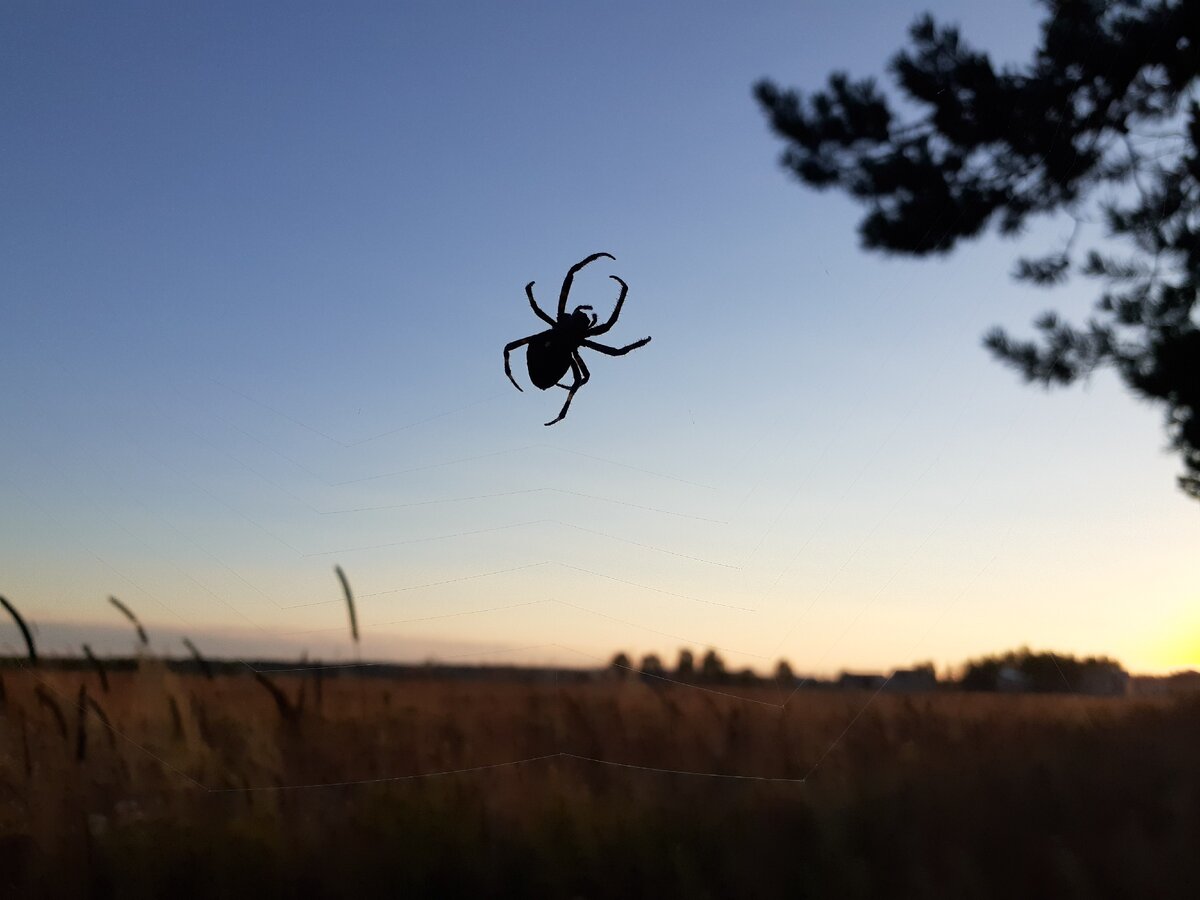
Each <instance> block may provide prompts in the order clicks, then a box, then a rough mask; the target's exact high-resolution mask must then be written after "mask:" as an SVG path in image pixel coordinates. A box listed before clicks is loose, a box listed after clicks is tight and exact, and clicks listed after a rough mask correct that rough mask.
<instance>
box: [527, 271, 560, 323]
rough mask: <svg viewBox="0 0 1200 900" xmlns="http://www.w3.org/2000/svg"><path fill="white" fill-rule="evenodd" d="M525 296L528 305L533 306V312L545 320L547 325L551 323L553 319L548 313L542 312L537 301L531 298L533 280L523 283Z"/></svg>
mask: <svg viewBox="0 0 1200 900" xmlns="http://www.w3.org/2000/svg"><path fill="white" fill-rule="evenodd" d="M525 296H526V297H528V298H529V305H530V306H532V307H533V312H534V314H535V315H536V316H537V317H538V318H539V319H541V320H542V321H543V322H545V323H546V324H547V325H553V324H554V320H553V319H552V318H550V314H549V313H546V312H543V311H542V308H541V307H540V306H538V305H537V301H536V300H534V299H533V282H532V281H531V282H529V284H527V285H525Z"/></svg>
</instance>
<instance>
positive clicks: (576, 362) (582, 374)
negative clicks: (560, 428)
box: [546, 353, 591, 425]
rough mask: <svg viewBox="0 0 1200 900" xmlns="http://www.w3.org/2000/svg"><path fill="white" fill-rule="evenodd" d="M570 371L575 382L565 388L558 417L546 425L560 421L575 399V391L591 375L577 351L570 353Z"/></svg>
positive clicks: (585, 382)
mask: <svg viewBox="0 0 1200 900" xmlns="http://www.w3.org/2000/svg"><path fill="white" fill-rule="evenodd" d="M571 373H572V374H573V375H574V376H575V383H574V384H572V385H571V386H570V387H569V388H568V389H567V402H566V403H564V404H563V408H562V409H561V410H560V411H559V413H558V418H556V419H551V420H550V421H549V422H547V423H546V424H547V425H553V424H554V423H555V422H561V421H562V420H563V417H564V416H566V414H567V409H569V408H570V406H571V401H572V400H573V399H575V392H576V391H577V390H579V389H580V388H581V387H583V386H584V385H585V384H587V382H588V378H590V377H591V373H590V372H589V371H588V368H587V366H586V365H585V364H584V362H583V358H582V357H581V356H580V355H579V354H578V353H572V354H571Z"/></svg>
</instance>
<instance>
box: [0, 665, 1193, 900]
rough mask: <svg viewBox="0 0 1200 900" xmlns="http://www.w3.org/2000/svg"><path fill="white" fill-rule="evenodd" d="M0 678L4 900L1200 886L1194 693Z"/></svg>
mask: <svg viewBox="0 0 1200 900" xmlns="http://www.w3.org/2000/svg"><path fill="white" fill-rule="evenodd" d="M2 674H3V686H4V700H3V708H2V712H0V895H3V896H5V897H18V896H94V897H134V898H141V897H146V898H150V897H238V896H259V897H306V898H311V897H322V896H345V897H350V896H354V897H363V896H375V895H380V894H383V893H385V892H386V894H387V895H388V896H394V895H399V894H405V895H408V896H472V897H474V896H483V897H489V896H490V897H523V896H549V897H586V898H592V897H637V896H651V895H653V896H657V897H682V896H687V897H690V898H702V897H1015V896H1021V897H1029V896H1034V897H1036V896H1045V897H1050V896H1054V897H1056V898H1062V897H1095V896H1112V897H1123V896H1128V897H1135V896H1136V897H1197V896H1200V858H1198V857H1200V854H1198V853H1197V849H1198V848H1200V764H1198V763H1197V759H1200V754H1198V753H1197V748H1200V702H1197V700H1196V699H1193V698H1182V699H1153V700H1151V699H1136V700H1135V699H1101V698H1084V697H1079V696H1047V695H1025V696H1015V695H985V694H965V693H956V692H946V693H931V694H913V695H898V694H886V693H885V694H880V695H878V696H875V697H872V695H871V694H869V693H859V692H835V691H801V692H800V693H798V694H797V695H796V696H795V697H794V698H793V700H792V701H791V702H790V703H789V704H788V705H787V707H786V709H784V710H781V709H780V708H779V706H778V705H777V704H778V700H779V692H778V691H777V690H776V689H774V688H773V687H765V688H764V687H759V688H739V689H735V690H737V692H738V694H739V696H732V695H729V694H722V693H717V692H711V691H707V690H703V689H701V688H699V687H695V686H687V685H674V684H663V683H659V684H658V685H650V684H644V683H641V682H639V681H620V680H611V679H608V680H606V679H597V680H595V681H591V682H578V681H574V682H568V681H567V680H565V679H564V680H563V681H561V682H559V683H555V682H554V681H544V682H542V683H528V682H519V681H515V680H514V681H463V680H448V679H441V680H438V679H433V678H429V679H389V678H377V677H370V678H366V677H351V676H348V675H346V674H345V673H342V674H341V675H337V676H334V675H328V674H327V676H326V677H324V678H323V679H322V680H321V681H320V682H318V681H317V679H316V678H314V677H313V675H312V674H311V673H307V674H304V673H301V674H296V673H292V674H288V673H280V674H276V675H274V676H273V677H272V683H273V684H274V685H277V686H278V688H279V690H280V691H281V692H282V700H278V701H277V699H276V698H274V697H273V696H272V694H271V693H270V692H269V689H268V688H266V687H264V686H263V685H262V684H260V683H257V682H256V680H255V678H254V677H253V676H252V675H251V674H250V673H249V672H246V673H245V674H241V675H229V674H221V675H217V676H216V677H215V678H213V679H206V678H204V677H203V676H201V675H191V674H180V673H176V672H172V671H168V670H167V669H166V668H165V667H164V666H162V665H161V664H160V663H155V662H149V661H144V662H143V663H141V666H140V668H139V669H138V670H137V671H132V672H113V673H110V674H109V676H108V677H109V681H110V690H109V691H107V692H105V691H103V690H102V688H101V686H100V684H99V680H98V678H97V677H96V675H95V674H92V673H88V674H84V673H81V672H68V671H59V670H54V669H47V670H41V671H36V672H33V671H30V670H27V669H20V668H10V669H6V670H3V673H2ZM82 684H86V687H87V697H86V698H85V699H84V702H83V707H84V709H85V710H86V713H85V714H84V715H82V716H81V715H80V712H79V700H80V698H81V694H80V686H81V685H82ZM92 701H95V702H94V703H93V702H92ZM102 715H103V717H105V718H107V719H108V722H109V723H110V725H111V728H110V727H108V726H106V724H105V723H104V721H102ZM81 729H82V731H83V740H82V741H81V739H80V731H81ZM522 760H524V761H523V762H522ZM509 763H512V764H511V765H506V764H509ZM612 763H621V764H623V765H613V764H612ZM449 770H467V771H454V772H450V773H449V774H440V775H429V776H428V777H419V778H400V777H399V776H408V775H420V774H423V773H439V772H442V773H445V772H448V771H449ZM661 770H671V771H661ZM681 772H687V773H712V774H715V775H739V776H756V778H755V779H748V778H723V777H706V776H701V775H698V774H681ZM372 779H376V780H374V781H372ZM759 779H790V780H775V781H772V780H759ZM801 779H802V780H801ZM348 782H350V783H348Z"/></svg>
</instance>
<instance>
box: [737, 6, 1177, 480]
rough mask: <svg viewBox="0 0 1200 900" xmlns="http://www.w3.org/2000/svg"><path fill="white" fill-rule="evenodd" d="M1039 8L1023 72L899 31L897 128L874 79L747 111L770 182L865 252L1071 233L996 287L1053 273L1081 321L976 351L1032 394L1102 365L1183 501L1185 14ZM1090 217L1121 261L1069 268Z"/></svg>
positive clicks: (765, 91) (945, 248) (921, 27)
mask: <svg viewBox="0 0 1200 900" xmlns="http://www.w3.org/2000/svg"><path fill="white" fill-rule="evenodd" d="M1042 4H1043V5H1044V6H1045V7H1046V9H1047V12H1048V16H1047V19H1046V21H1045V22H1044V23H1043V25H1042V28H1041V41H1040V44H1039V46H1038V47H1037V49H1036V51H1035V53H1034V57H1033V61H1032V62H1031V63H1030V64H1029V65H1028V66H1026V67H1024V68H1022V69H1013V68H1002V69H999V70H998V69H997V68H996V67H995V66H994V65H993V64H992V61H991V60H990V59H989V58H988V56H987V54H985V53H980V52H978V51H975V50H973V49H971V48H970V47H969V46H968V45H967V44H966V43H965V42H964V41H963V40H961V39H960V37H959V32H958V29H957V28H954V27H945V26H941V25H939V24H938V23H936V22H935V21H934V19H933V18H932V17H931V16H928V15H927V16H924V17H922V18H920V19H918V20H917V22H916V23H915V24H914V25H913V26H912V28H911V31H910V35H911V39H912V47H911V48H909V49H906V50H902V51H900V52H899V53H897V54H896V56H895V57H893V59H892V61H891V66H890V68H891V72H892V74H893V75H894V76H895V77H896V79H897V80H898V82H899V84H900V87H901V88H902V89H903V91H904V92H905V93H906V94H907V95H908V98H909V99H910V100H912V101H915V104H916V105H917V106H918V107H919V109H920V111H921V112H920V114H919V115H917V116H916V117H915V118H912V119H911V120H909V121H900V120H898V119H897V117H896V116H895V115H894V114H893V112H892V109H891V107H890V106H889V104H888V101H887V98H886V97H885V96H884V95H882V94H881V93H880V92H879V91H878V90H877V89H876V86H875V82H874V80H872V79H869V78H868V79H863V80H860V81H852V80H851V79H850V77H849V76H848V75H847V74H845V73H843V72H835V73H833V74H832V75H830V77H829V84H828V87H827V89H826V90H824V91H820V92H817V93H814V94H812V95H811V96H809V97H807V98H806V97H804V96H802V95H801V94H800V93H799V92H797V91H794V90H784V89H781V88H779V87H777V86H776V85H775V84H773V83H772V82H770V81H766V80H764V81H761V82H759V83H758V84H757V85H756V87H755V93H756V96H757V98H758V100H759V102H760V103H761V105H762V107H763V108H764V110H765V111H766V113H767V114H768V116H769V118H770V122H771V126H772V127H773V129H774V131H775V132H776V133H777V134H778V135H779V136H781V137H782V138H784V139H785V140H786V141H787V149H786V150H785V151H784V154H783V157H782V162H783V165H784V166H785V167H786V168H788V169H790V170H791V171H792V172H794V173H795V174H796V175H797V176H799V177H800V179H801V180H802V181H804V182H805V183H807V184H809V185H811V186H813V187H816V188H818V189H820V188H827V187H832V186H836V187H839V188H841V189H843V190H845V191H847V192H848V193H849V194H850V195H851V196H853V197H855V198H857V199H859V200H861V201H863V202H864V203H865V204H866V205H867V206H868V208H869V212H868V213H867V215H866V217H865V218H864V219H863V220H862V222H861V223H860V225H859V234H860V236H861V239H862V243H863V246H864V247H865V248H867V249H869V250H882V251H884V252H892V253H903V254H910V255H914V256H925V255H929V254H944V253H947V252H949V251H950V250H952V249H953V248H954V247H955V246H956V245H957V244H958V242H959V241H961V240H963V239H966V238H972V237H975V236H977V235H979V234H980V233H981V232H982V231H983V230H984V229H985V228H986V227H987V226H988V225H990V224H993V223H994V224H995V225H996V227H997V228H998V230H999V232H1000V233H1001V234H1003V235H1015V234H1017V233H1018V232H1019V231H1020V230H1021V228H1022V227H1023V226H1024V224H1025V223H1026V220H1027V219H1029V217H1031V216H1033V215H1037V214H1049V213H1056V212H1058V213H1064V212H1065V213H1067V214H1069V215H1070V216H1072V217H1073V218H1074V219H1075V226H1076V227H1075V229H1074V231H1073V233H1072V236H1071V239H1070V240H1069V241H1068V242H1067V244H1066V246H1065V247H1061V248H1056V249H1054V250H1053V252H1051V253H1049V254H1048V255H1046V256H1042V257H1038V258H1022V259H1019V260H1018V261H1017V265H1016V268H1015V271H1014V273H1013V274H1014V277H1016V278H1017V279H1019V280H1022V281H1026V282H1029V283H1032V284H1036V285H1046V286H1049V285H1056V284H1060V283H1062V282H1063V281H1064V280H1066V279H1067V278H1068V276H1069V275H1070V273H1071V271H1072V270H1074V271H1076V272H1078V273H1080V274H1082V275H1084V276H1087V277H1091V278H1097V279H1100V280H1101V281H1102V282H1103V283H1104V287H1103V290H1102V292H1101V294H1100V297H1099V300H1098V301H1097V302H1096V312H1095V314H1094V315H1093V316H1092V317H1091V318H1089V319H1088V320H1087V322H1086V323H1085V324H1083V325H1081V326H1075V325H1071V324H1068V323H1066V322H1064V321H1063V320H1062V319H1061V318H1060V317H1059V316H1058V315H1057V314H1055V313H1053V312H1047V313H1045V314H1044V315H1042V316H1041V317H1040V318H1038V319H1037V320H1036V321H1035V327H1036V329H1037V331H1038V332H1040V334H1039V336H1038V338H1037V339H1035V340H1016V339H1013V338H1011V337H1009V335H1008V334H1007V333H1006V332H1005V331H1004V330H1002V329H1000V328H994V329H993V330H992V331H990V332H989V333H988V334H987V335H986V337H985V338H984V344H985V346H986V347H987V348H988V349H989V350H990V351H991V352H992V353H993V354H994V355H995V356H996V357H997V358H998V359H1000V360H1001V361H1003V362H1004V363H1006V364H1008V365H1011V366H1013V367H1014V368H1016V369H1017V370H1018V371H1020V372H1021V373H1022V375H1023V376H1024V378H1025V380H1026V381H1035V382H1040V383H1041V384H1043V385H1045V386H1047V387H1049V386H1051V385H1062V384H1069V383H1071V382H1073V381H1075V380H1076V379H1078V378H1080V377H1084V376H1087V375H1089V374H1090V373H1091V372H1092V371H1094V370H1095V369H1097V368H1098V367H1101V366H1104V365H1110V366H1112V367H1114V368H1115V369H1116V371H1117V372H1118V373H1119V375H1120V377H1121V378H1122V380H1123V381H1124V382H1125V384H1126V385H1127V386H1128V387H1129V388H1130V389H1131V390H1132V391H1133V393H1134V394H1135V395H1138V396H1140V397H1144V398H1147V399H1149V400H1152V401H1155V402H1158V403H1162V404H1163V405H1164V406H1165V409H1166V426H1167V431H1168V434H1169V436H1170V440H1171V446H1172V448H1173V449H1174V450H1176V451H1178V452H1179V454H1180V455H1181V457H1182V459H1183V463H1184V467H1185V469H1184V474H1183V475H1181V476H1180V479H1179V482H1180V486H1181V487H1182V488H1183V489H1184V490H1185V491H1186V492H1187V493H1188V494H1190V495H1191V496H1192V497H1194V498H1196V499H1200V328H1198V327H1197V320H1196V316H1195V309H1196V296H1197V288H1198V286H1200V216H1197V213H1196V201H1197V198H1198V196H1200V104H1197V102H1196V100H1195V98H1194V97H1193V95H1192V91H1193V89H1194V87H1195V82H1196V79H1197V77H1198V75H1200V4H1197V3H1195V2H1192V0H1187V2H1182V0H1176V2H1167V0H1160V2H1145V0H1042ZM1122 193H1123V194H1124V197H1122V196H1121V194H1122ZM1093 203H1094V206H1093V205H1092V204H1093ZM1097 209H1098V211H1099V213H1100V215H1101V218H1102V220H1103V222H1104V225H1105V228H1106V231H1107V237H1109V238H1113V239H1117V240H1119V241H1123V242H1125V243H1126V244H1127V245H1129V249H1130V253H1129V254H1128V255H1125V256H1115V255H1110V254H1108V253H1100V252H1098V251H1097V250H1094V249H1093V250H1090V251H1088V252H1087V253H1084V254H1079V253H1077V252H1076V251H1075V246H1074V245H1075V239H1076V237H1077V236H1078V233H1079V229H1080V226H1081V224H1085V223H1086V220H1087V217H1088V215H1089V213H1090V212H1091V211H1093V210H1097Z"/></svg>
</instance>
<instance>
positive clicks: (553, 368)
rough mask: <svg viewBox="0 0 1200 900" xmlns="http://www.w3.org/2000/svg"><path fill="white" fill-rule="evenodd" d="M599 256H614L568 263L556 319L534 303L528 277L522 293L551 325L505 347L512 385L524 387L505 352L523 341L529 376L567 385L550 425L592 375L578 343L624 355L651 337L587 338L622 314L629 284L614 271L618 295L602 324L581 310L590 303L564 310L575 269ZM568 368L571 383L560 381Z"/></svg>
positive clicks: (544, 382)
mask: <svg viewBox="0 0 1200 900" xmlns="http://www.w3.org/2000/svg"><path fill="white" fill-rule="evenodd" d="M602 256H607V257H608V258H609V259H613V260H615V259H616V257H615V256H613V255H612V254H611V253H593V254H592V255H591V256H589V257H588V258H587V259H585V260H583V261H582V262H578V263H576V264H575V265H573V266H571V268H570V269H569V270H568V271H567V277H566V278H564V279H563V285H562V291H560V292H559V295H558V319H557V321H556V320H554V319H552V318H550V316H548V315H547V314H546V313H545V312H544V311H543V310H542V309H541V308H540V307H539V306H538V305H537V301H536V300H534V299H533V282H532V281H531V282H529V284H527V285H525V294H526V296H528V297H529V305H530V306H532V307H533V311H534V313H535V314H536V315H537V317H538V318H539V319H541V320H542V321H543V322H546V323H547V324H548V325H549V326H550V330H549V331H541V332H538V333H537V334H531V335H529V337H523V338H521V339H520V340H519V341H513V342H512V343H511V344H508V345H506V346H505V348H504V374H505V375H507V376H508V380H509V381H511V382H512V383H513V386H514V387H516V389H517V390H518V391H523V390H524V388H522V387H521V386H520V385H519V384H517V380H516V379H515V378H513V374H512V369H510V368H509V365H508V354H510V353H511V352H512V351H513V350H516V349H517V348H518V347H521V346H524V345H525V344H528V345H529V349H528V350H526V351H525V360H526V363H527V364H528V367H529V380H530V381H532V382H533V383H534V385H536V386H537V387H539V388H540V389H542V390H543V391H544V390H546V389H548V388H551V387H560V388H565V389H566V391H567V402H566V403H564V404H563V408H562V411H561V412H559V414H558V418H556V419H552V420H551V421H549V422H547V423H546V424H547V425H553V424H554V423H555V422H559V421H561V420H562V418H563V417H564V416H565V415H566V414H567V409H568V407H570V405H571V400H572V399H573V398H574V397H575V392H576V391H577V390H579V389H580V388H581V387H583V386H584V385H585V384H587V381H588V378H589V377H590V376H591V373H590V372H588V367H587V365H585V364H584V361H583V357H581V356H580V355H579V348H580V347H587V348H588V349H589V350H597V351H599V352H600V353H603V354H605V355H607V356H624V355H625V354H626V353H628V352H629V351H630V350H636V349H637V348H638V347H641V346H642V345H644V344H648V343H650V338H648V337H647V338H642V339H641V340H640V341H635V342H634V343H632V344H629V345H628V346H625V347H609V346H607V345H605V344H597V343H596V342H595V341H589V340H588V338H590V337H594V336H595V335H598V334H604V333H605V332H606V331H608V329H610V328H612V327H613V325H614V324H616V321H617V316H619V315H620V314H621V305H622V304H623V303H624V302H625V295H626V294H627V293H628V292H629V285H627V284H626V283H625V282H624V281H622V280H621V279H620V278H618V277H617V276H616V275H609V276H608V277H609V278H611V279H612V280H613V281H615V282H616V283H617V284H619V285H620V286H621V296H619V297H618V298H617V305H616V307H615V308H614V309H613V313H612V315H611V316H610V317H609V319H608V321H607V322H605V323H604V324H603V325H597V324H596V321H597V316H596V314H595V313H594V312H593V313H591V314H590V315H589V314H588V313H586V312H584V310H585V309H586V310H591V307H590V306H577V307H575V311H574V312H572V313H568V312H567V294H568V293H570V291H571V282H572V281H574V280H575V273H576V272H578V271H579V270H580V269H582V268H583V267H584V266H586V265H587V264H588V263H590V262H592V261H594V260H597V259H599V258H600V257H602ZM567 369H570V370H571V372H572V374H573V375H574V376H575V381H574V382H573V383H572V384H570V385H566V384H559V379H560V378H562V377H563V376H564V375H565V374H567Z"/></svg>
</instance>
